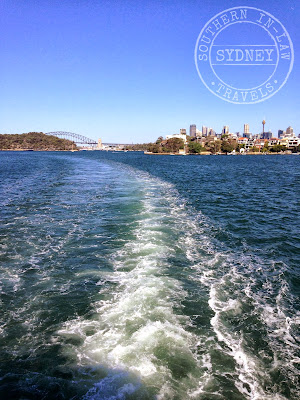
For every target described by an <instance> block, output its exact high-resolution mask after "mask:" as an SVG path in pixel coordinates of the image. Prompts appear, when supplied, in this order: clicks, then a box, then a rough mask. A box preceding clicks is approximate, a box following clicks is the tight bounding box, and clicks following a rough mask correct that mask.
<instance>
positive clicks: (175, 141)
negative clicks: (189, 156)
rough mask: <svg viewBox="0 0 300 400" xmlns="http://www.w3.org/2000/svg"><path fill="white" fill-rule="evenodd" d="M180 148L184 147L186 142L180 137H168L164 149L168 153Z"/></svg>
mask: <svg viewBox="0 0 300 400" xmlns="http://www.w3.org/2000/svg"><path fill="white" fill-rule="evenodd" d="M180 149H184V142H183V140H182V139H179V138H171V139H168V140H167V141H166V143H165V144H164V146H163V150H164V151H166V152H167V153H178V152H179V150H180Z"/></svg>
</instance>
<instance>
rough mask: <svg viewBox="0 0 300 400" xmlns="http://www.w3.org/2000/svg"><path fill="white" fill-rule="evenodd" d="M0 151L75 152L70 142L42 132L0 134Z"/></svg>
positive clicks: (74, 145)
mask: <svg viewBox="0 0 300 400" xmlns="http://www.w3.org/2000/svg"><path fill="white" fill-rule="evenodd" d="M0 150H44V151H63V150H66V151H68V150H77V147H76V144H75V143H74V142H72V141H71V140H67V139H60V138H58V137H56V136H51V135H45V134H44V133H43V132H29V133H22V134H19V135H18V134H12V135H9V134H4V135H1V134H0Z"/></svg>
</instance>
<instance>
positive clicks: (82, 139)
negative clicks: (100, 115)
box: [46, 131, 127, 150]
mask: <svg viewBox="0 0 300 400" xmlns="http://www.w3.org/2000/svg"><path fill="white" fill-rule="evenodd" d="M46 135H52V136H57V137H58V138H60V139H67V140H71V141H72V142H74V143H75V144H76V145H79V146H80V147H82V148H83V149H88V148H89V149H92V150H96V149H97V150H114V149H123V148H124V146H127V144H120V143H102V141H101V139H98V141H96V140H95V139H90V138H88V137H86V136H83V135H79V134H78V133H73V132H64V131H58V132H47V133H46Z"/></svg>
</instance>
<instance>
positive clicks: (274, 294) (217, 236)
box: [0, 152, 300, 400]
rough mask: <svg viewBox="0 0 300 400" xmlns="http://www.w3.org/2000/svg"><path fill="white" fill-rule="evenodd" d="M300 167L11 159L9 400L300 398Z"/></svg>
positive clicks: (211, 160) (0, 324)
mask: <svg viewBox="0 0 300 400" xmlns="http://www.w3.org/2000/svg"><path fill="white" fill-rule="evenodd" d="M299 166H300V157H299V156H261V157H258V156H257V157H256V156H253V157H252V156H244V157H242V156H240V157H228V156H227V157H226V156H224V157H223V156H219V157H213V156H211V157H204V156H203V157H197V156H195V157H174V156H173V157H172V156H163V157H160V156H145V155H143V154H140V153H122V154H113V153H105V152H81V153H6V152H2V153H0V177H1V179H0V190H1V192H0V193H1V197H0V204H1V221H0V222H1V230H0V234H1V237H0V260H1V265H0V294H1V308H0V343H1V344H0V346H1V347H0V398H1V399H85V400H89V399H93V400H100V399H107V400H108V399H110V400H112V399H178V400H179V399H182V400H185V399H201V400H215V399H216V400H219V399H224V400H227V399H230V400H231V399H232V400H243V399H246V400H247V399H257V400H264V399H268V400H273V399H276V400H284V399H295V400H296V399H299V398H300V382H299V362H300V353H299V321H300V312H299V283H300V282H299V254H300V241H299V201H300V194H299V175H300V173H299Z"/></svg>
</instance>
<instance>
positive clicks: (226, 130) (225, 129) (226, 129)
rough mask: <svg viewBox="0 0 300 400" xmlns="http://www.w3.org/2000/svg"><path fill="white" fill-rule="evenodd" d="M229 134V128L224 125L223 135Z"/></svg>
mask: <svg viewBox="0 0 300 400" xmlns="http://www.w3.org/2000/svg"><path fill="white" fill-rule="evenodd" d="M228 133H229V126H227V125H224V126H223V129H222V135H228Z"/></svg>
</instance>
